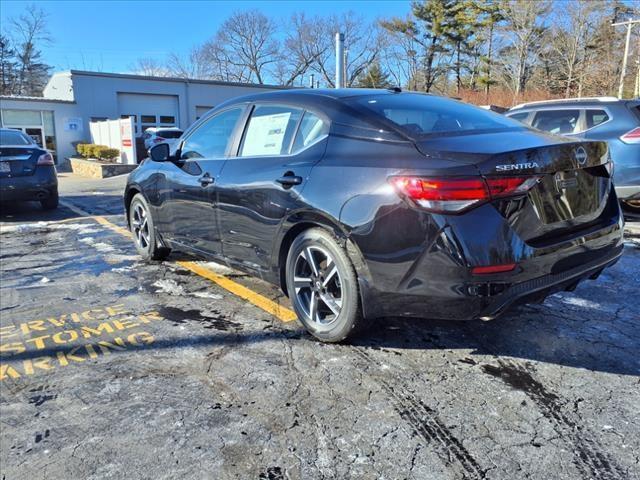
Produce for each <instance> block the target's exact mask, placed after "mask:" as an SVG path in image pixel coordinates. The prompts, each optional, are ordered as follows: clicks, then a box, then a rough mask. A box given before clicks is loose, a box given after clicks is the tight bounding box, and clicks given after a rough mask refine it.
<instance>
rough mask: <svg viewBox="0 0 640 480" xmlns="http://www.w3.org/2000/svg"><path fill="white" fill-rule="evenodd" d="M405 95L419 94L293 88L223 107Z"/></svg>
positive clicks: (392, 90)
mask: <svg viewBox="0 0 640 480" xmlns="http://www.w3.org/2000/svg"><path fill="white" fill-rule="evenodd" d="M405 93H420V92H401V90H400V89H388V90H387V89H382V88H295V89H289V90H277V91H273V92H261V93H252V94H249V95H244V96H242V97H238V98H234V99H233V100H230V101H228V102H225V103H224V104H225V105H230V104H236V103H243V102H258V101H282V102H296V103H306V101H317V100H318V99H321V98H330V99H333V100H339V99H343V98H350V97H359V96H366V95H398V94H405Z"/></svg>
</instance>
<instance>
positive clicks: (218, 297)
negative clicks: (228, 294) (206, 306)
mask: <svg viewBox="0 0 640 480" xmlns="http://www.w3.org/2000/svg"><path fill="white" fill-rule="evenodd" d="M191 295H193V296H194V297H198V298H211V299H213V300H221V299H222V295H219V294H217V293H211V292H193V293H192V294H191Z"/></svg>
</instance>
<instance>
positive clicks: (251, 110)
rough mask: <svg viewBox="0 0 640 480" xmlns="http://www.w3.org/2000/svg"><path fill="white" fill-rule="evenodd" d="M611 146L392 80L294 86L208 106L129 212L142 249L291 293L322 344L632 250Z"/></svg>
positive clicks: (460, 311) (482, 311)
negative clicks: (221, 265)
mask: <svg viewBox="0 0 640 480" xmlns="http://www.w3.org/2000/svg"><path fill="white" fill-rule="evenodd" d="M610 167H611V163H610V160H609V153H608V151H607V145H606V143H604V142H581V141H573V140H569V139H566V138H563V137H559V136H554V135H548V134H545V133H542V132H540V131H534V130H531V129H529V128H527V127H525V126H523V125H522V124H521V123H519V122H516V121H514V120H511V119H508V118H505V117H504V116H502V115H499V114H496V113H493V112H488V111H485V110H482V109H479V108H476V107H473V106H470V105H466V104H464V103H461V102H457V101H454V100H450V99H446V98H442V97H437V96H432V95H423V94H416V93H402V92H398V91H395V90H392V91H385V90H364V89H340V90H288V91H278V92H270V93H265V94H260V95H254V96H249V97H243V98H240V99H237V100H235V101H230V102H228V103H226V104H224V105H221V106H219V107H217V108H216V109H214V110H212V111H210V112H209V113H208V114H207V115H206V116H205V117H203V118H202V119H200V120H199V121H198V122H197V123H196V124H194V125H193V126H192V127H191V128H190V129H189V130H188V131H186V132H185V134H184V135H183V137H182V138H181V140H180V142H179V145H178V147H177V150H175V151H172V152H170V151H169V147H168V146H167V145H157V146H154V147H153V148H152V149H151V158H150V159H149V160H147V161H145V162H144V163H143V164H142V165H141V166H140V167H139V168H138V169H137V170H135V171H134V172H133V173H132V174H131V175H130V177H129V181H128V184H127V187H126V191H125V199H124V200H125V206H126V211H127V215H128V221H129V226H130V228H131V231H132V233H133V236H134V238H135V243H136V246H137V248H138V251H139V252H140V253H141V255H142V256H144V257H145V258H147V259H162V258H164V257H166V256H167V255H168V253H169V251H170V249H178V250H182V251H188V252H190V253H191V254H197V255H200V256H202V257H204V258H208V259H213V260H218V261H221V262H225V263H227V264H228V265H230V266H232V267H235V268H238V269H241V270H245V271H247V272H250V273H252V274H253V275H256V276H259V277H261V278H263V279H265V280H267V281H269V282H273V283H275V284H278V285H280V286H281V287H282V289H283V290H284V291H285V292H286V293H287V294H288V295H289V297H290V298H291V301H292V305H293V308H294V309H295V311H296V313H297V314H298V316H299V318H300V320H301V321H302V323H303V324H304V325H305V326H306V327H307V329H308V330H309V331H310V332H311V333H312V334H313V335H315V336H316V337H317V338H319V339H321V340H323V341H339V340H342V339H344V338H345V337H347V335H349V334H350V333H351V332H352V331H353V330H354V328H355V327H356V326H357V325H360V324H362V323H363V321H362V320H363V319H371V318H374V317H382V316H416V317H430V318H443V319H458V320H463V319H475V318H482V319H491V318H494V317H496V316H497V315H499V314H500V313H502V312H503V311H504V310H505V309H506V308H507V307H509V306H510V305H512V304H514V303H521V302H535V301H540V300H542V299H543V298H544V297H545V296H547V295H549V294H550V293H553V292H555V291H559V290H572V289H574V288H575V287H576V285H577V284H578V282H580V281H582V280H584V279H586V278H591V279H595V278H596V277H597V276H598V275H599V274H600V272H602V270H603V269H604V268H605V267H607V266H609V265H612V264H613V263H614V262H616V260H617V259H618V258H619V256H620V255H621V253H622V227H623V221H622V218H621V214H620V208H619V205H618V201H617V198H616V194H615V192H614V189H613V186H612V182H611V178H610Z"/></svg>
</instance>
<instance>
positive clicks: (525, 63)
mask: <svg viewBox="0 0 640 480" xmlns="http://www.w3.org/2000/svg"><path fill="white" fill-rule="evenodd" d="M550 8H551V3H550V1H549V0H536V1H530V0H510V1H508V2H505V3H504V4H503V15H504V18H505V25H504V26H503V28H502V34H503V36H504V37H505V38H506V40H507V42H508V46H507V47H505V48H503V50H502V52H500V53H501V55H500V57H501V60H502V62H501V63H502V68H503V72H504V75H505V77H506V79H507V80H508V85H510V87H511V88H512V90H513V92H514V94H515V95H516V96H517V95H518V94H520V93H521V92H523V91H524V90H525V88H526V85H527V81H528V80H529V78H530V77H531V75H532V72H533V67H534V65H535V64H536V62H537V60H538V55H539V53H540V51H541V48H542V39H543V37H544V33H545V30H546V27H545V25H544V22H545V18H546V15H547V14H548V13H549V10H550Z"/></svg>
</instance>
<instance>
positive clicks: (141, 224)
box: [129, 193, 171, 260]
mask: <svg viewBox="0 0 640 480" xmlns="http://www.w3.org/2000/svg"><path fill="white" fill-rule="evenodd" d="M129 225H130V230H131V234H132V235H133V241H134V242H135V245H136V249H137V250H138V253H139V254H140V255H141V256H142V258H144V259H145V260H164V259H165V258H167V256H168V255H169V253H170V252H171V250H169V249H168V248H165V247H162V246H159V245H158V239H157V238H156V230H155V228H154V224H153V217H152V215H151V211H150V209H149V204H147V201H146V200H145V198H144V197H143V196H142V194H140V193H136V195H135V196H134V197H133V199H132V200H131V205H130V207H129Z"/></svg>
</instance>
